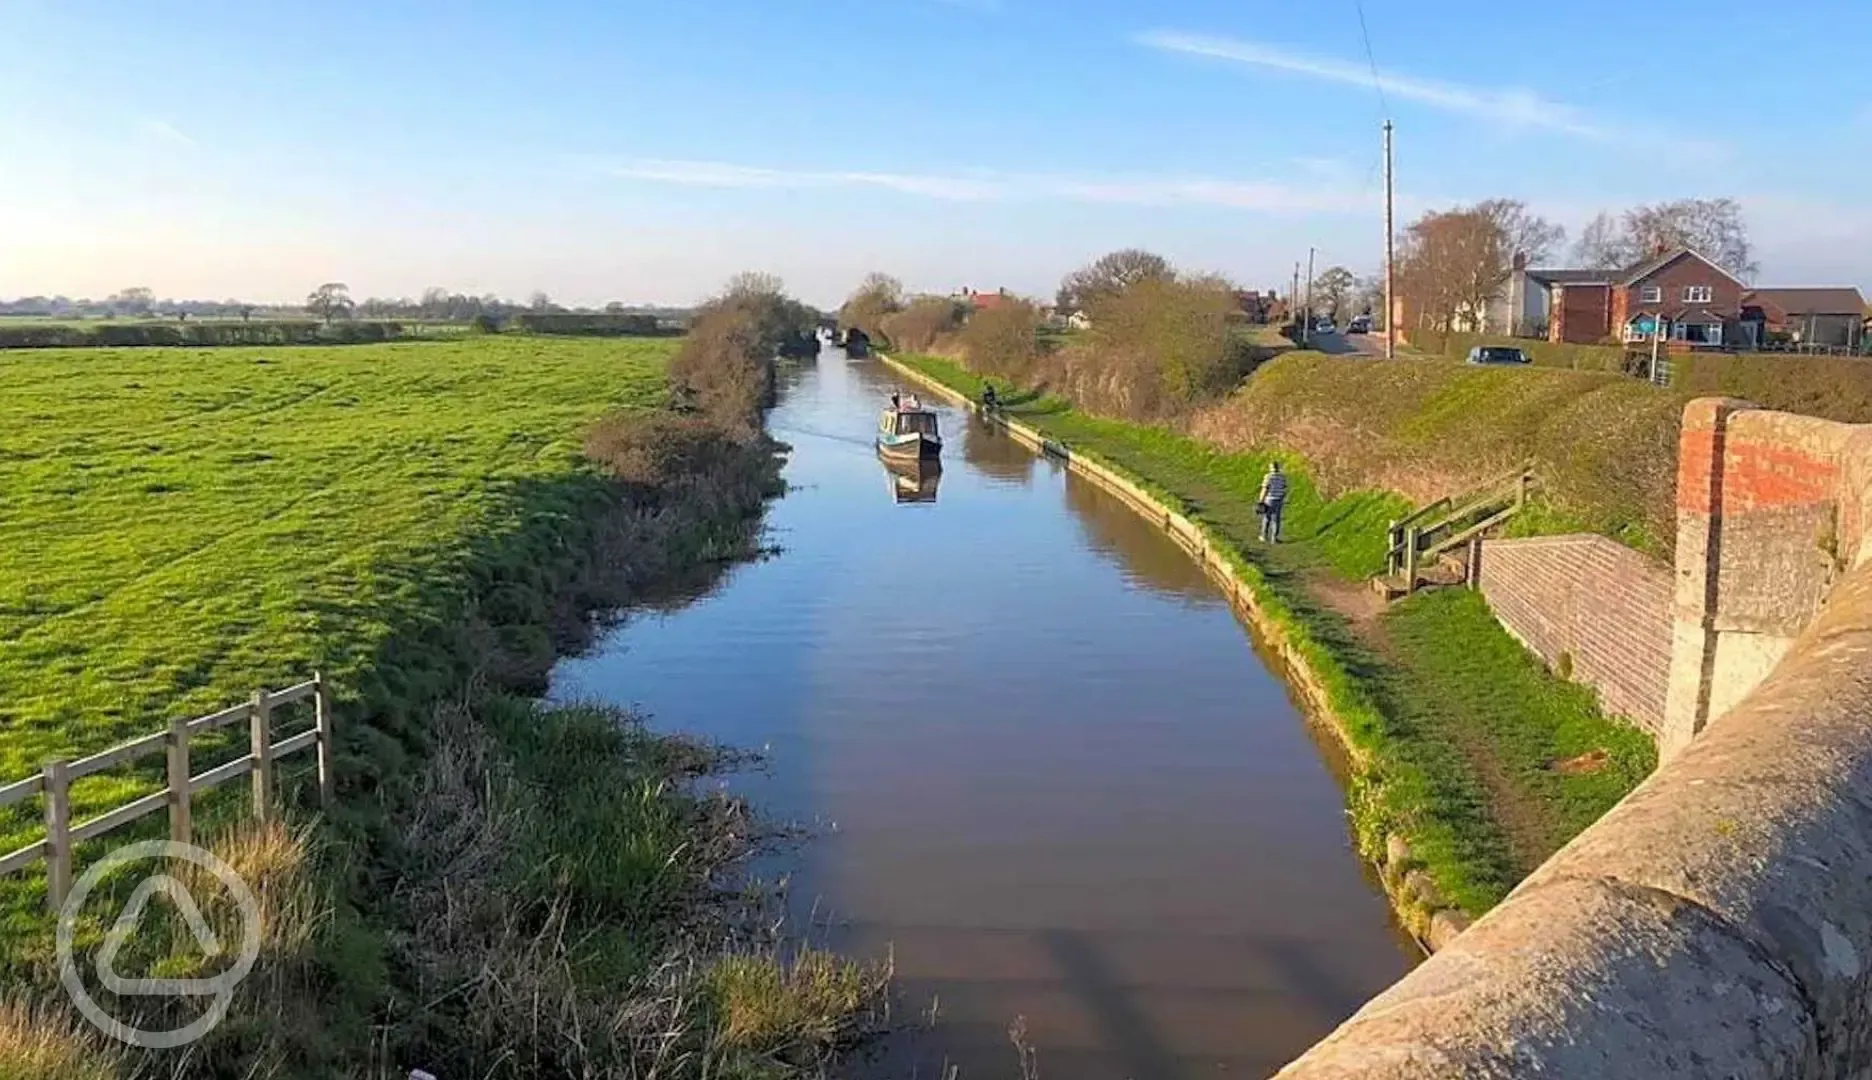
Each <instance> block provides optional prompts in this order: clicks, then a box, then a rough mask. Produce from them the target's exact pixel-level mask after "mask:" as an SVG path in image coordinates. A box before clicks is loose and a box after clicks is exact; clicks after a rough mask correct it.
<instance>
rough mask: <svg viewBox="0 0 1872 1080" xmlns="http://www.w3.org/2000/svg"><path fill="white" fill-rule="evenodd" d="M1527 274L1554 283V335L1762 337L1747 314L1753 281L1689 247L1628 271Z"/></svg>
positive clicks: (1719, 341) (1713, 341)
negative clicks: (1745, 281) (1743, 279)
mask: <svg viewBox="0 0 1872 1080" xmlns="http://www.w3.org/2000/svg"><path fill="white" fill-rule="evenodd" d="M1527 273H1528V276H1529V277H1530V278H1533V279H1537V280H1538V279H1544V280H1545V282H1546V283H1547V288H1548V292H1549V299H1548V311H1549V319H1548V323H1547V339H1548V340H1549V341H1570V342H1580V343H1590V342H1597V341H1605V340H1608V339H1610V340H1613V341H1627V342H1633V341H1650V340H1651V338H1652V335H1653V334H1656V333H1662V334H1663V335H1664V336H1665V337H1666V338H1667V339H1668V340H1672V341H1681V342H1684V343H1686V344H1689V345H1702V346H1706V347H1716V348H1720V347H1722V346H1737V347H1742V348H1749V347H1752V346H1754V344H1755V339H1756V333H1757V329H1756V326H1755V324H1753V323H1749V322H1745V321H1744V320H1743V318H1742V294H1743V293H1745V292H1747V291H1748V286H1746V285H1744V284H1743V283H1742V282H1741V280H1740V279H1738V278H1737V277H1736V276H1735V275H1734V274H1731V273H1730V272H1729V271H1727V270H1724V269H1723V268H1722V267H1720V266H1718V265H1716V264H1715V263H1714V262H1711V261H1710V260H1709V259H1706V258H1704V257H1703V256H1702V255H1699V254H1698V253H1696V252H1694V251H1692V250H1690V249H1689V248H1681V247H1680V248H1675V249H1672V250H1669V251H1663V252H1659V253H1658V254H1656V255H1653V256H1651V257H1650V258H1648V259H1645V260H1643V261H1641V262H1638V263H1636V264H1634V265H1632V266H1628V267H1626V268H1625V269H1623V270H1613V271H1581V270H1565V271H1555V270H1547V271H1539V270H1533V271H1528V272H1527Z"/></svg>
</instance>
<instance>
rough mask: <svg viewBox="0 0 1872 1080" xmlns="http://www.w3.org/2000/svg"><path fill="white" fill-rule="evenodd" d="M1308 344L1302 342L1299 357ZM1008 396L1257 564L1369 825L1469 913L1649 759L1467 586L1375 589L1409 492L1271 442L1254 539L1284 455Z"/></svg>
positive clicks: (1630, 731)
mask: <svg viewBox="0 0 1872 1080" xmlns="http://www.w3.org/2000/svg"><path fill="white" fill-rule="evenodd" d="M1311 355H1313V354H1296V356H1297V357H1298V358H1299V360H1300V361H1301V362H1302V363H1304V362H1305V361H1306V359H1307V358H1308V357H1310V356H1311ZM897 359H899V360H902V361H904V362H906V363H909V364H911V365H913V366H914V367H916V368H917V369H919V370H921V371H923V372H925V373H926V374H929V375H931V376H932V377H934V378H936V379H938V380H940V381H942V382H944V383H946V384H948V385H950V386H952V387H954V388H956V389H958V390H961V391H963V392H964V393H967V394H969V395H970V396H971V397H979V395H980V393H981V386H982V381H981V380H980V379H979V378H978V377H976V376H975V375H974V374H972V373H970V372H969V371H967V370H965V369H963V368H961V367H960V366H958V365H957V364H955V363H954V362H952V361H949V360H944V359H941V358H936V357H926V356H903V357H898V358H897ZM1292 359H1293V358H1288V360H1292ZM1321 359H1322V360H1323V359H1326V358H1321ZM1288 360H1283V361H1280V362H1279V363H1287V362H1288ZM1255 378H1260V376H1259V375H1257V376H1255ZM1342 392H1343V393H1345V394H1346V395H1347V396H1351V395H1353V394H1354V393H1355V390H1353V389H1352V388H1343V389H1342ZM1003 400H1004V401H1005V402H1007V405H1008V407H1007V411H1008V412H1009V413H1010V414H1012V415H1014V416H1016V417H1017V418H1018V419H1020V420H1021V421H1023V422H1025V423H1028V424H1030V425H1032V426H1033V427H1036V428H1038V429H1040V430H1041V431H1043V432H1045V433H1046V434H1047V435H1049V436H1051V437H1053V438H1055V439H1058V440H1060V441H1062V442H1064V443H1066V444H1067V445H1068V446H1071V447H1074V448H1075V449H1079V450H1089V451H1091V452H1093V453H1094V454H1096V455H1098V456H1099V457H1100V458H1101V459H1103V460H1105V461H1109V462H1111V463H1113V464H1116V465H1118V466H1120V467H1121V468H1123V469H1125V470H1127V471H1129V472H1130V473H1132V474H1133V475H1135V476H1138V477H1142V478H1144V479H1145V481H1146V482H1147V486H1150V487H1153V488H1155V489H1156V490H1158V491H1159V492H1161V493H1163V494H1164V495H1165V496H1167V498H1168V501H1170V502H1171V503H1172V504H1173V505H1181V506H1182V507H1184V508H1185V510H1186V512H1188V513H1189V514H1190V515H1191V516H1192V517H1194V518H1196V519H1198V520H1200V521H1201V522H1203V523H1204V524H1205V525H1207V526H1209V527H1210V528H1211V529H1213V530H1214V531H1215V532H1216V533H1218V534H1219V535H1220V536H1221V537H1222V538H1223V539H1224V540H1226V541H1227V542H1228V543H1229V544H1230V545H1231V546H1232V547H1233V548H1234V549H1235V551H1236V552H1237V553H1238V554H1239V555H1240V556H1241V557H1242V558H1243V559H1244V560H1246V562H1247V563H1248V564H1249V565H1250V566H1252V567H1253V569H1254V572H1255V574H1256V576H1257V577H1258V578H1259V579H1260V580H1261V581H1262V582H1263V583H1264V585H1265V588H1266V589H1267V590H1269V591H1270V593H1271V594H1272V596H1273V597H1274V599H1275V601H1276V603H1275V604H1274V605H1270V606H1271V607H1277V608H1278V609H1279V610H1280V612H1281V614H1280V616H1279V617H1280V618H1282V619H1287V620H1291V622H1292V623H1293V624H1294V625H1295V627H1296V628H1297V629H1298V631H1299V632H1300V633H1301V634H1303V635H1304V638H1305V640H1307V641H1309V642H1312V643H1315V644H1316V645H1317V647H1318V648H1320V649H1321V650H1323V651H1324V652H1325V653H1326V654H1327V656H1326V657H1325V661H1326V663H1328V664H1330V665H1331V667H1332V669H1333V671H1334V672H1336V673H1338V674H1337V675H1335V676H1333V678H1336V679H1343V680H1344V683H1343V685H1340V686H1337V687H1334V688H1329V692H1332V693H1336V694H1340V695H1342V696H1341V700H1340V704H1341V706H1342V707H1341V708H1340V710H1339V711H1341V712H1342V713H1344V714H1345V719H1346V721H1347V723H1346V727H1347V730H1348V735H1349V737H1350V738H1351V739H1352V741H1353V742H1354V743H1355V744H1356V748H1357V750H1358V751H1360V752H1361V753H1363V754H1366V755H1368V756H1369V758H1370V759H1371V760H1372V761H1374V762H1376V774H1377V775H1378V776H1380V777H1381V778H1382V783H1381V784H1379V785H1378V786H1376V787H1374V788H1373V789H1371V790H1372V791H1373V792H1375V794H1374V795H1372V796H1371V797H1365V796H1363V795H1361V794H1360V793H1359V792H1357V791H1355V792H1354V793H1353V797H1354V806H1353V813H1354V817H1355V819H1356V822H1357V824H1358V826H1359V830H1360V833H1361V835H1362V837H1363V839H1364V841H1365V842H1366V843H1367V844H1368V845H1372V844H1375V845H1378V850H1382V844H1383V839H1384V835H1385V833H1387V832H1393V831H1395V832H1398V833H1400V834H1402V835H1404V836H1406V837H1407V838H1408V839H1409V841H1410V844H1411V849H1412V854H1413V858H1414V859H1415V860H1416V861H1418V862H1420V863H1421V864H1422V865H1423V866H1424V868H1425V869H1426V870H1427V871H1428V872H1429V873H1430V875H1431V877H1432V879H1433V880H1434V881H1435V882H1436V884H1437V886H1438V889H1439V891H1440V892H1441V894H1442V895H1443V896H1444V897H1445V898H1446V899H1448V900H1449V901H1452V902H1454V903H1455V904H1456V905H1457V906H1459V907H1461V908H1462V909H1464V910H1465V911H1468V912H1469V913H1471V914H1480V913H1482V912H1483V911H1486V910H1487V909H1488V908H1490V907H1492V906H1494V904H1495V903H1496V902H1497V901H1499V900H1500V899H1501V898H1502V897H1503V896H1504V895H1506V894H1507V891H1508V890H1509V889H1510V888H1512V887H1513V886H1514V884H1515V883H1516V882H1518V881H1519V880H1521V878H1522V877H1523V876H1525V875H1526V874H1527V872H1528V871H1530V870H1532V869H1533V868H1534V867H1535V866H1536V865H1538V864H1539V863H1540V862H1541V861H1542V860H1544V859H1545V858H1546V857H1547V856H1548V855H1551V854H1552V853H1553V852H1554V851H1555V850H1557V849H1558V848H1559V846H1560V845H1561V844H1562V843H1564V842H1565V841H1566V840H1568V839H1570V838H1571V837H1572V836H1573V835H1574V834H1576V833H1578V832H1579V831H1580V830H1581V829H1583V828H1584V827H1585V826H1586V825H1588V824H1590V823H1591V822H1592V821H1594V820H1596V819H1597V818H1598V817H1599V815H1601V814H1603V813H1604V812H1605V811H1606V810H1608V809H1610V808H1611V807H1612V805H1613V804H1614V803H1616V802H1617V801H1618V800H1619V799H1620V798H1622V797H1623V796H1624V794H1625V793H1626V792H1627V791H1629V790H1631V788H1632V787H1633V786H1635V785H1636V784H1637V782H1638V781H1639V780H1641V779H1643V778H1644V776H1645V775H1646V774H1647V773H1649V771H1650V770H1651V768H1652V767H1653V766H1654V765H1655V763H1656V754H1655V752H1654V751H1653V749H1652V747H1651V745H1650V743H1649V740H1648V739H1647V738H1646V737H1645V736H1644V735H1642V734H1641V733H1640V732H1638V731H1637V730H1636V729H1634V728H1632V727H1630V726H1629V725H1626V724H1624V723H1621V722H1619V721H1617V720H1614V719H1611V718H1608V717H1606V716H1605V715H1603V714H1602V713H1601V712H1600V711H1599V709H1598V708H1597V706H1596V704H1595V702H1594V701H1593V697H1592V694H1591V692H1590V691H1587V690H1585V689H1583V688H1581V687H1579V686H1575V685H1572V684H1570V683H1567V682H1565V681H1564V680H1561V679H1558V678H1555V677H1554V676H1553V675H1551V674H1549V673H1548V672H1547V671H1546V670H1545V669H1544V668H1543V667H1542V666H1541V665H1540V664H1539V663H1538V662H1537V661H1536V660H1535V659H1534V658H1533V657H1531V656H1530V655H1529V654H1528V653H1527V651H1526V650H1525V649H1523V648H1522V647H1521V646H1520V644H1519V643H1517V642H1516V641H1514V639H1513V638H1511V637H1509V636H1508V634H1507V632H1506V631H1504V630H1503V629H1502V628H1501V627H1500V625H1499V624H1497V623H1496V622H1495V620H1494V618H1493V616H1492V615H1490V614H1489V612H1488V610H1487V608H1486V606H1485V605H1483V604H1482V602H1481V601H1480V599H1479V598H1477V597H1475V596H1474V595H1473V594H1469V593H1454V594H1452V593H1443V594H1435V593H1431V594H1426V595H1423V596H1419V597H1416V598H1413V599H1412V600H1410V601H1407V602H1405V603H1402V604H1398V605H1395V606H1393V607H1390V608H1388V609H1383V610H1382V611H1381V610H1379V609H1378V608H1376V607H1375V606H1374V605H1373V603H1372V602H1371V599H1370V598H1371V597H1372V594H1371V593H1370V591H1369V590H1368V589H1366V588H1365V579H1366V578H1368V577H1370V576H1372V575H1374V574H1377V573H1379V572H1380V571H1382V570H1383V569H1384V549H1385V526H1386V524H1387V523H1388V522H1389V521H1390V520H1393V519H1395V518H1397V517H1400V516H1402V514H1403V513H1404V512H1405V511H1407V510H1408V508H1409V504H1408V503H1407V502H1406V501H1405V500H1404V499H1402V498H1401V497H1399V496H1397V495H1395V494H1391V493H1389V492H1384V491H1378V490H1373V489H1371V488H1354V489H1352V490H1345V491H1340V492H1338V493H1336V494H1330V495H1329V494H1324V493H1322V492H1321V490H1320V487H1319V485H1318V484H1316V483H1315V482H1314V480H1313V478H1312V477H1311V476H1310V475H1309V463H1308V462H1307V461H1306V460H1305V459H1303V458H1301V457H1299V456H1297V455H1293V454H1286V453H1283V454H1279V455H1278V456H1279V457H1280V459H1281V460H1282V462H1283V467H1284V468H1285V469H1286V470H1287V472H1288V476H1289V487H1288V502H1287V508H1286V513H1285V515H1284V521H1283V529H1284V540H1285V542H1283V543H1282V544H1280V545H1278V546H1274V547H1269V546H1267V545H1264V544H1261V543H1260V542H1259V541H1258V539H1257V532H1258V524H1259V520H1258V519H1257V518H1256V516H1255V514H1254V504H1255V501H1256V498H1257V496H1258V494H1259V491H1260V483H1261V477H1262V475H1263V474H1264V473H1265V472H1266V470H1267V464H1268V461H1269V460H1270V458H1271V456H1275V455H1270V454H1268V453H1262V452H1254V451H1248V452H1241V453H1229V452H1224V451H1221V450H1218V449H1216V448H1215V447H1214V446H1212V445H1210V444H1208V443H1206V442H1203V441H1199V440H1197V439H1194V438H1190V437H1187V436H1184V435H1181V434H1178V433H1176V432H1172V431H1169V430H1166V429H1164V428H1156V427H1147V426H1143V425H1139V424H1131V423H1125V422H1121V421H1114V420H1105V419H1101V418H1098V417H1093V416H1087V415H1085V414H1083V413H1080V412H1078V411H1076V410H1075V409H1073V408H1072V407H1071V405H1070V404H1069V403H1068V402H1065V401H1062V400H1060V399H1058V398H1053V397H1047V396H1036V395H1033V394H1031V393H1028V394H1012V395H1010V394H1007V393H1005V388H1004V394H1003ZM1596 751H1603V752H1604V754H1603V757H1600V756H1598V755H1597V754H1595V752H1596ZM1583 755H1594V756H1593V760H1594V761H1595V765H1594V767H1593V768H1591V769H1581V770H1571V769H1563V768H1557V767H1556V766H1557V765H1558V764H1559V763H1562V762H1567V761H1570V760H1572V759H1576V758H1579V757H1581V756H1583Z"/></svg>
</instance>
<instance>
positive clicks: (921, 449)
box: [877, 404, 942, 461]
mask: <svg viewBox="0 0 1872 1080" xmlns="http://www.w3.org/2000/svg"><path fill="white" fill-rule="evenodd" d="M877 448H878V453H880V454H882V455H883V456H884V457H885V458H886V459H887V460H891V461H935V460H937V459H938V458H940V457H941V456H942V435H941V434H939V433H938V432H937V430H936V414H935V413H934V412H931V411H930V410H929V409H925V408H921V407H919V406H917V405H914V404H911V405H898V406H895V407H892V408H889V409H885V410H884V412H883V413H882V414H880V415H879V416H878V433H877Z"/></svg>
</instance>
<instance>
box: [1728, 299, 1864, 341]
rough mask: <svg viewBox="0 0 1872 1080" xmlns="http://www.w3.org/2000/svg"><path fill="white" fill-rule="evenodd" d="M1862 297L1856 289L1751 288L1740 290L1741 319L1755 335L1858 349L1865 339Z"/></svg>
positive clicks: (1768, 338) (1765, 339)
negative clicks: (1749, 326) (1744, 290)
mask: <svg viewBox="0 0 1872 1080" xmlns="http://www.w3.org/2000/svg"><path fill="white" fill-rule="evenodd" d="M1865 313H1866V306H1865V297H1863V296H1861V295H1860V294H1859V290H1858V289H1854V288H1850V287H1844V288H1836V289H1751V290H1749V291H1748V292H1746V293H1743V294H1742V321H1743V322H1745V323H1755V324H1757V326H1758V327H1759V329H1758V330H1757V331H1756V339H1757V340H1758V341H1760V342H1762V343H1766V342H1768V341H1771V340H1772V341H1786V342H1789V343H1791V344H1795V345H1826V346H1830V347H1834V348H1847V349H1857V348H1859V347H1860V346H1861V345H1863V344H1864V343H1865V338H1864V336H1863V334H1864V331H1865Z"/></svg>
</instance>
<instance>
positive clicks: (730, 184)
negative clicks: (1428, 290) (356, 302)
mask: <svg viewBox="0 0 1872 1080" xmlns="http://www.w3.org/2000/svg"><path fill="white" fill-rule="evenodd" d="M608 171H609V172H610V174H611V175H613V176H616V177H619V178H622V179H627V180H644V181H651V182H655V183H665V184H674V185H678V186H683V187H715V188H768V189H780V190H791V191H807V190H825V189H839V188H878V189H882V190H886V191H893V192H896V193H898V194H902V195H914V196H920V197H923V198H931V199H940V200H944V201H948V202H1008V201H1047V200H1064V201H1071V202H1080V203H1104V204H1117V205H1132V206H1175V205H1187V206H1215V207H1227V208H1231V209H1238V210H1266V211H1304V212H1319V213H1340V212H1356V211H1363V210H1367V209H1369V208H1370V207H1371V206H1372V205H1373V197H1372V196H1370V195H1368V194H1365V193H1360V192H1353V191H1335V190H1331V189H1322V188H1321V187H1320V186H1319V185H1318V184H1308V185H1289V184H1283V183H1279V182H1276V181H1261V180H1224V179H1215V178H1212V177H1187V176H1145V177H1138V176H1061V175H1049V174H1044V173H1000V172H989V171H980V170H971V171H967V172H958V173H879V172H858V171H841V170H833V171H822V170H804V169H774V168H766V167H763V166H753V165H737V164H732V163H728V162H719V161H668V160H643V161H633V162H628V163H626V164H622V165H614V166H611V167H610V168H609V170H608Z"/></svg>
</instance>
